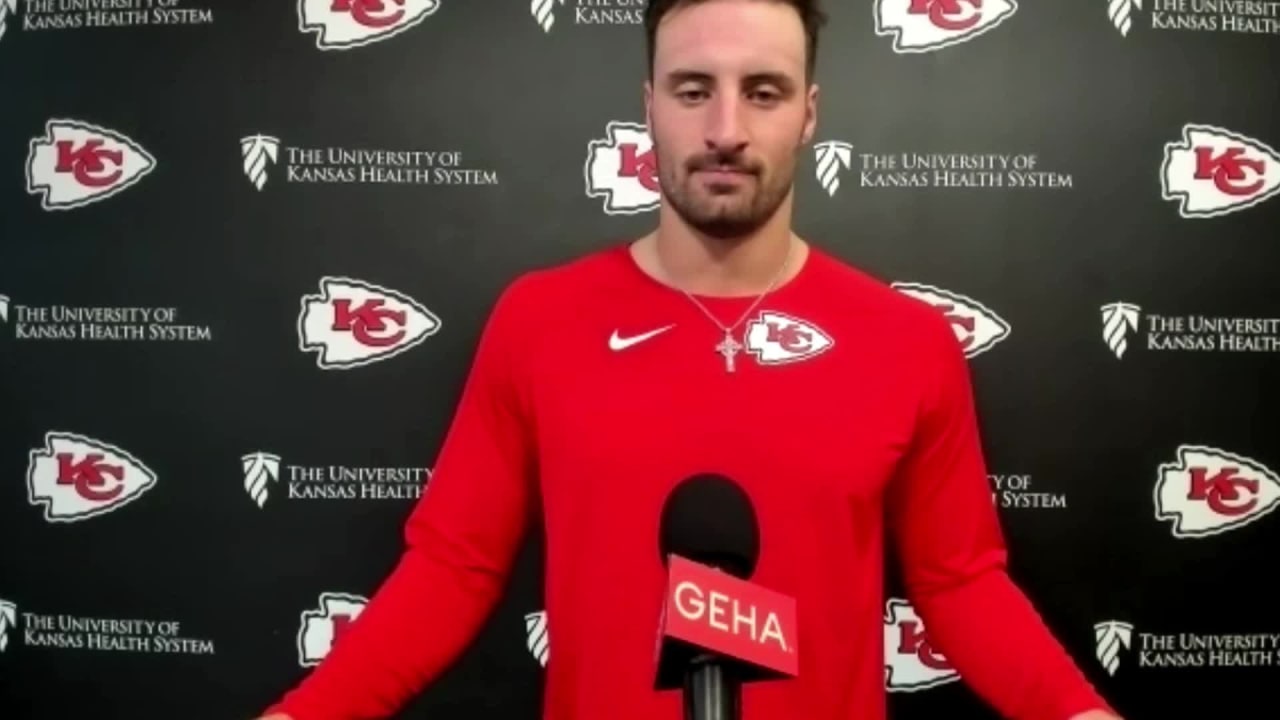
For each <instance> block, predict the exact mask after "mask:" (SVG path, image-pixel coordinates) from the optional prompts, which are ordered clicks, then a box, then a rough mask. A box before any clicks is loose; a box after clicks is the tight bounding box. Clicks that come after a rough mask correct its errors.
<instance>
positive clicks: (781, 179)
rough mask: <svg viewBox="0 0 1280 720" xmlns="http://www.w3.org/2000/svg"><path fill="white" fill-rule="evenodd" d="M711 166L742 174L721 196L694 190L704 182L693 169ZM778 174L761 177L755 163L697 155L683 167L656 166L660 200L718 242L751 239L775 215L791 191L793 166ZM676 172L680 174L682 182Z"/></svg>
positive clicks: (659, 164)
mask: <svg viewBox="0 0 1280 720" xmlns="http://www.w3.org/2000/svg"><path fill="white" fill-rule="evenodd" d="M656 152H657V149H656V148H655V153H656ZM716 167H722V168H725V169H730V170H738V171H743V172H745V173H746V174H747V176H746V177H745V178H744V179H743V180H740V181H739V182H737V183H735V186H736V187H735V188H734V189H733V190H732V191H729V192H725V193H720V192H715V190H714V189H712V188H709V187H707V186H702V187H696V186H695V185H700V184H702V183H703V180H702V178H700V177H699V176H698V175H697V174H696V171H697V170H699V169H710V168H716ZM777 170H778V172H776V173H765V172H764V168H763V167H762V166H761V165H760V164H759V163H755V162H752V161H749V160H747V159H745V158H743V157H741V156H730V155H720V154H716V153H709V154H706V155H697V156H694V157H692V158H690V159H689V160H688V161H686V162H684V163H664V162H661V161H659V162H658V175H659V185H660V187H661V191H662V196H663V198H664V199H665V200H666V201H667V202H668V203H669V204H670V205H671V208H672V209H673V210H675V212H676V214H677V215H679V216H680V218H681V219H682V220H684V221H685V223H687V224H688V225H689V226H690V227H692V228H694V229H695V230H697V231H699V232H701V233H703V234H704V235H707V236H709V237H713V238H716V239H720V240H731V239H735V238H740V237H745V236H747V235H750V234H751V233H752V232H754V231H755V230H757V229H758V228H759V227H760V226H762V225H764V224H765V223H766V222H768V221H769V219H770V218H772V217H773V215H774V213H776V212H777V211H778V208H779V207H780V206H781V205H782V202H783V201H784V200H785V199H786V197H787V193H788V192H790V190H791V184H792V178H793V171H794V165H791V166H788V167H780V168H778V169H777ZM680 171H683V172H684V175H683V182H681V176H680V175H679V174H678V173H679V172H680Z"/></svg>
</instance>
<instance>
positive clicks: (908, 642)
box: [884, 598, 960, 692]
mask: <svg viewBox="0 0 1280 720" xmlns="http://www.w3.org/2000/svg"><path fill="white" fill-rule="evenodd" d="M959 679H960V674H959V673H958V672H956V670H955V668H953V667H951V665H950V664H949V663H948V662H947V659H946V658H945V657H943V656H942V655H940V654H938V653H937V652H936V651H935V650H934V649H933V646H932V645H930V644H929V638H928V636H927V635H926V634H925V629H924V622H923V621H921V620H920V617H919V616H918V615H916V611H915V608H913V607H911V603H910V602H908V601H906V600H903V599H900V598H890V599H889V600H888V601H887V602H886V603H885V605H884V687H885V689H886V690H888V691H889V692H915V691H917V690H928V689H929V688H933V687H937V686H939V685H945V684H946V683H949V682H955V681H956V680H959Z"/></svg>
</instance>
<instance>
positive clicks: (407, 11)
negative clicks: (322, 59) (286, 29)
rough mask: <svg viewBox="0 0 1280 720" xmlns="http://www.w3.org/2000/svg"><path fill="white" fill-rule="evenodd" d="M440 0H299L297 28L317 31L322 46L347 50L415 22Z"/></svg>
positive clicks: (386, 36) (317, 37) (373, 41)
mask: <svg viewBox="0 0 1280 720" xmlns="http://www.w3.org/2000/svg"><path fill="white" fill-rule="evenodd" d="M439 8H440V0H298V30H299V31H300V32H303V33H307V32H314V33H316V47H318V48H320V49H321V50H349V49H351V48H355V47H361V46H363V45H368V44H370V43H375V42H379V41H381V40H386V39H387V38H390V37H394V36H396V35H399V34H400V33H402V32H404V31H406V30H409V29H410V28H412V27H414V26H416V25H418V24H419V23H421V22H422V21H423V20H426V19H427V17H429V16H430V15H432V14H433V13H434V12H435V11H436V10H438V9H439Z"/></svg>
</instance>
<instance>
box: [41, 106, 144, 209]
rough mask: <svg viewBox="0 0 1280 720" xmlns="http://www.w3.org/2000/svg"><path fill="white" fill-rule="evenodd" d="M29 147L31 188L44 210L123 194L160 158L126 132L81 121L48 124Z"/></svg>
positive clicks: (72, 206)
mask: <svg viewBox="0 0 1280 720" xmlns="http://www.w3.org/2000/svg"><path fill="white" fill-rule="evenodd" d="M44 132H45V135H44V137H37V138H32V139H31V142H30V145H29V149H28V151H27V192H28V193H30V194H32V195H36V194H39V195H40V196H41V198H40V207H42V208H44V209H45V210H70V209H72V208H78V207H84V206H85V205H88V204H90V203H95V202H98V201H100V200H106V199H107V198H109V197H111V196H113V195H116V194H118V193H121V192H123V191H124V190H126V189H128V188H130V187H132V186H133V185H135V184H137V182H138V181H139V180H141V179H142V178H144V177H146V176H147V175H148V174H149V173H150V172H151V171H152V170H153V169H155V166H156V159H155V158H154V157H152V155H151V153H149V152H147V151H146V150H145V149H143V147H142V146H141V145H139V144H138V143H136V142H134V141H133V140H131V139H129V138H128V137H125V136H124V135H122V134H120V133H118V132H116V131H114V130H108V129H106V128H103V127H98V126H97V125H92V124H90V123H86V122H81V121H80V120H66V119H54V120H49V121H48V122H46V123H45V129H44Z"/></svg>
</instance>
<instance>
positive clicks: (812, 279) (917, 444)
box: [271, 243, 1106, 720]
mask: <svg viewBox="0 0 1280 720" xmlns="http://www.w3.org/2000/svg"><path fill="white" fill-rule="evenodd" d="M754 299H755V298H754V297H750V298H713V297H702V298H700V300H702V302H703V303H704V304H705V305H706V306H707V307H708V308H709V309H710V310H711V311H712V312H714V313H715V314H716V315H717V316H718V317H719V319H720V321H721V322H722V323H724V324H731V323H733V322H735V321H736V320H737V319H738V318H739V317H740V316H741V315H742V313H743V312H744V311H745V310H746V309H747V308H748V306H749V305H750V304H751V303H752V301H753V300H754ZM723 335H724V334H723V332H722V331H721V330H720V329H719V328H718V327H716V326H715V325H713V324H712V322H711V321H710V320H709V319H708V318H707V317H706V316H705V315H704V314H703V313H702V311H700V310H699V309H698V308H697V307H696V306H695V305H693V304H692V303H691V302H690V301H689V300H688V299H687V298H685V297H684V296H683V295H682V294H681V293H679V292H677V291H673V290H672V289H670V288H667V287H664V286H662V285H661V284H659V283H658V282H657V281H655V280H654V279H652V278H650V277H649V276H648V275H646V274H644V273H643V272H642V271H641V270H640V268H639V266H638V265H636V263H635V262H634V260H633V259H632V257H631V256H630V254H629V252H628V249H627V246H626V244H625V243H618V244H615V245H612V246H610V247H609V248H607V249H604V250H601V251H596V252H593V253H590V254H587V255H585V256H583V257H581V258H578V259H576V260H574V261H572V262H567V263H564V264H561V265H559V266H556V267H549V268H542V269H539V270H535V271H531V272H528V273H525V274H523V275H522V276H521V277H519V278H518V279H517V280H515V281H514V282H513V283H512V284H511V285H510V286H508V287H507V288H506V289H505V290H504V292H503V293H502V294H501V296H500V297H499V299H498V302H497V305H496V307H495V308H494V310H493V312H492V314H491V316H490V318H489V321H488V323H487V324H486V327H485V328H484V332H483V334H482V335H481V339H480V342H479V346H478V349H477V354H476V357H475V361H474V365H473V367H472V370H471V373H470V375H469V376H468V378H467V381H466V383H465V386H464V389H463V395H462V398H461V401H460V404H459V406H458V408H457V413H456V417H455V418H454V422H453V425H452V426H451V428H450V430H449V432H448V433H447V436H446V438H445V442H444V444H443V447H442V448H441V451H440V454H439V456H438V458H437V462H436V466H435V468H434V471H433V475H432V479H431V481H430V486H429V488H428V491H427V493H426V494H425V495H424V497H423V498H422V500H421V501H420V504H419V505H418V506H417V507H416V508H415V509H414V511H413V513H412V515H411V517H410V519H409V521H408V523H407V526H406V528H405V538H406V541H407V549H406V551H405V553H404V555H403V558H402V559H401V561H400V563H399V565H398V567H397V568H396V569H395V570H394V572H393V573H392V574H391V576H390V577H389V578H388V579H387V580H386V582H385V584H384V585H383V586H382V587H381V588H380V589H379V590H378V591H377V593H376V594H375V595H374V597H373V598H372V599H371V601H370V603H369V605H368V606H367V607H366V608H365V609H364V610H363V612H362V614H361V615H360V617H359V619H358V620H357V621H356V622H355V623H353V624H352V626H351V627H350V628H349V629H348V631H347V632H346V634H345V635H344V636H343V638H342V640H341V641H340V642H338V643H336V644H335V646H334V647H333V648H332V649H331V651H330V653H329V655H328V656H327V657H326V659H325V660H324V661H323V662H322V663H321V664H320V665H319V666H318V667H317V668H316V669H315V670H314V671H313V672H312V673H311V674H310V675H309V676H308V677H307V678H305V679H304V680H303V682H301V684H300V685H299V686H298V687H296V688H294V689H293V690H291V691H290V692H289V693H287V694H286V695H285V696H284V697H283V698H282V699H281V701H280V702H278V703H277V704H276V705H274V706H273V707H272V708H271V710H272V711H284V712H286V713H288V714H289V715H291V716H292V717H293V718H295V720H356V719H357V718H381V717H386V716H387V715H389V714H392V713H394V712H395V711H396V710H397V709H398V708H400V707H401V706H402V705H403V704H404V703H406V702H407V701H408V700H409V699H411V698H412V697H413V696H414V695H415V694H416V693H418V692H419V691H420V690H422V689H423V688H424V687H425V686H426V685H427V684H428V683H429V682H430V681H431V680H433V679H434V678H435V677H436V676H437V675H438V674H440V673H441V672H442V671H443V670H444V669H445V668H446V667H447V666H448V665H450V664H451V663H452V662H453V661H454V660H455V659H456V658H457V657H458V656H459V655H460V653H461V652H462V651H463V650H464V649H465V647H466V646H467V645H468V644H469V643H470V641H471V640H472V638H473V637H474V636H475V634H476V633H477V631H478V630H479V626H480V625H481V624H482V623H483V622H484V620H485V618H486V616H487V614H488V613H489V612H490V610H491V609H492V607H493V606H494V604H495V602H496V600H497V599H498V597H499V595H500V594H501V593H502V591H503V589H504V585H505V578H506V576H507V573H508V569H509V567H510V565H511V564H512V562H513V558H514V555H515V553H516V551H517V548H518V545H519V544H520V541H521V539H522V536H523V534H524V531H525V529H526V527H527V525H528V523H529V522H530V521H531V520H535V519H536V518H538V516H539V515H540V516H541V519H542V522H543V523H544V533H545V543H546V557H545V570H546V581H545V587H546V589H545V604H546V612H547V630H548V638H549V643H550V646H549V660H548V664H547V667H546V692H545V699H544V708H543V710H544V712H543V717H544V718H546V719H547V720H599V719H600V718H609V719H610V720H655V719H657V718H678V717H680V716H681V715H680V711H681V704H680V703H681V699H680V694H679V692H678V691H661V692H658V691H654V690H653V689H652V686H653V675H654V652H653V648H654V642H655V637H656V636H655V633H656V628H657V622H658V617H659V613H660V608H661V604H662V590H663V579H664V575H663V567H662V564H661V562H660V559H659V555H658V549H657V547H658V540H657V537H658V524H659V516H660V511H661V507H662V503H663V501H664V499H665V497H666V495H667V493H668V492H669V491H670V490H671V489H672V487H673V486H674V485H675V484H676V483H677V482H679V481H680V480H681V479H683V478H685V477H687V476H689V475H692V474H695V473H699V472H719V473H722V474H725V475H728V476H729V477H731V478H733V479H735V480H736V481H737V482H739V483H740V484H741V485H742V486H743V487H744V488H745V489H746V491H747V492H748V493H749V495H750V496H751V498H752V499H753V502H754V504H755V507H756V513H757V516H758V520H759V524H760V537H761V541H760V548H761V549H760V557H759V562H758V565H757V568H756V572H755V575H754V576H753V577H752V581H753V582H756V583H758V584H760V585H763V586H765V587H768V588H771V589H773V590H776V591H779V592H783V593H786V594H789V595H791V596H793V597H795V598H796V601H797V612H798V622H799V628H798V645H799V648H800V663H799V666H800V671H799V677H798V678H795V679H787V680H778V681H769V682H762V683H757V684H751V685H749V686H748V687H746V688H745V689H744V691H743V703H744V709H743V717H744V718H745V720H882V719H883V718H884V717H885V707H886V702H885V690H884V641H883V637H884V636H883V624H882V623H883V613H882V608H883V602H884V592H883V588H884V583H883V580H882V574H883V568H882V562H883V558H884V542H885V541H886V540H888V541H890V542H892V543H894V544H895V545H896V549H897V553H898V556H899V557H900V558H901V562H902V576H903V579H904V583H905V587H906V589H907V595H908V597H909V598H910V600H911V601H912V603H913V605H914V607H915V609H916V611H917V613H918V614H919V615H920V617H921V618H922V619H923V620H924V623H925V626H926V627H927V628H928V632H929V635H930V640H931V642H932V644H933V646H934V648H935V649H936V650H937V651H939V652H941V653H942V654H943V655H945V656H946V658H947V659H948V660H949V662H950V664H951V665H952V666H953V667H955V668H956V669H957V671H958V672H959V674H960V676H961V677H962V678H963V680H964V681H966V682H967V683H969V684H970V686H971V687H973V688H974V689H975V691H976V692H977V693H978V694H979V695H980V696H982V697H984V698H985V699H986V700H987V701H988V702H989V703H990V704H991V705H992V706H993V707H994V708H995V709H996V710H997V711H998V712H1000V713H1001V714H1002V715H1004V716H1006V717H1009V718H1013V719H1015V720H1067V719H1068V718H1069V717H1071V716H1072V715H1074V714H1075V713H1077V712H1081V711H1083V710H1086V709H1090V708H1105V707H1106V705H1105V703H1104V702H1103V700H1102V699H1101V698H1100V697H1099V696H1098V695H1097V694H1096V692H1095V691H1094V689H1093V688H1092V687H1091V686H1090V684H1089V683H1088V682H1087V680H1086V679H1085V678H1084V676H1083V675H1082V674H1081V673H1080V672H1079V671H1078V669H1077V668H1076V667H1075V665H1074V664H1073V662H1072V660H1071V659H1070V658H1069V657H1068V655H1067V654H1066V653H1065V652H1064V650H1063V649H1062V648H1061V646H1060V645H1059V644H1058V643H1057V642H1056V641H1055V640H1054V639H1053V638H1052V637H1051V635H1050V634H1049V632H1048V631H1047V629H1046V628H1045V626H1044V625H1043V623H1042V621H1041V619H1040V618H1039V616H1038V614H1037V613H1036V612H1035V610H1034V609H1033V607H1032V606H1031V605H1030V604H1029V603H1028V601H1027V600H1026V598H1025V597H1024V596H1023V595H1022V594H1021V593H1020V592H1019V591H1018V590H1017V589H1016V588H1015V586H1014V585H1013V584H1012V583H1011V582H1010V580H1009V578H1008V576H1007V575H1006V573H1005V558H1006V555H1005V547H1004V545H1003V538H1002V535H1001V531H1000V528H999V524H998V518H997V515H996V512H995V510H994V508H993V505H992V501H991V489H990V486H989V485H988V482H987V477H986V469H985V466H984V459H983V457H982V451H981V447H980V444H979V436H978V427H977V422H976V418H975V413H974V405H973V399H972V394H971V387H970V381H969V370H968V363H967V360H966V359H965V357H964V355H963V353H962V351H961V350H960V347H959V344H958V342H957V341H956V338H955V335H954V334H953V332H952V330H951V328H950V326H949V325H948V323H947V322H946V320H945V319H944V318H943V316H942V314H941V313H940V312H938V311H937V310H935V309H934V308H931V307H929V306H928V305H926V304H924V303H923V302H920V301H919V300H916V299H913V298H910V297H908V296H907V295H905V294H903V293H900V292H898V291H897V290H895V289H893V288H891V287H889V286H888V285H885V284H882V283H881V282H879V281H878V280H875V279H873V278H871V277H870V276H869V275H866V274H864V273H862V272H861V271H859V270H857V269H855V268H853V267H851V266H849V265H846V264H844V263H843V262H841V261H839V260H837V259H836V258H835V257H834V256H832V255H829V254H827V253H825V252H823V251H822V250H820V249H818V248H816V247H811V250H810V253H809V255H808V257H807V260H806V262H805V264H804V266H803V267H802V269H801V271H800V272H799V274H798V275H797V276H796V277H794V278H793V279H792V280H791V281H789V282H787V283H785V284H784V285H783V286H782V287H780V288H779V289H777V290H776V291H775V292H774V293H772V294H770V295H768V296H766V297H765V299H764V300H763V302H761V303H760V304H759V305H757V306H756V308H755V309H754V310H753V311H752V313H751V314H750V315H749V316H748V317H747V318H746V319H745V320H744V321H743V323H742V324H741V325H739V326H737V327H736V328H735V337H736V339H737V340H738V342H740V343H742V344H743V345H744V346H745V347H744V349H743V351H742V352H740V353H738V354H737V355H736V357H735V358H734V366H735V367H734V371H733V372H727V371H726V362H725V358H724V357H723V356H721V355H720V354H718V353H717V351H716V349H715V346H716V345H717V343H719V342H720V341H721V340H722V339H723ZM637 338H640V339H637Z"/></svg>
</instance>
